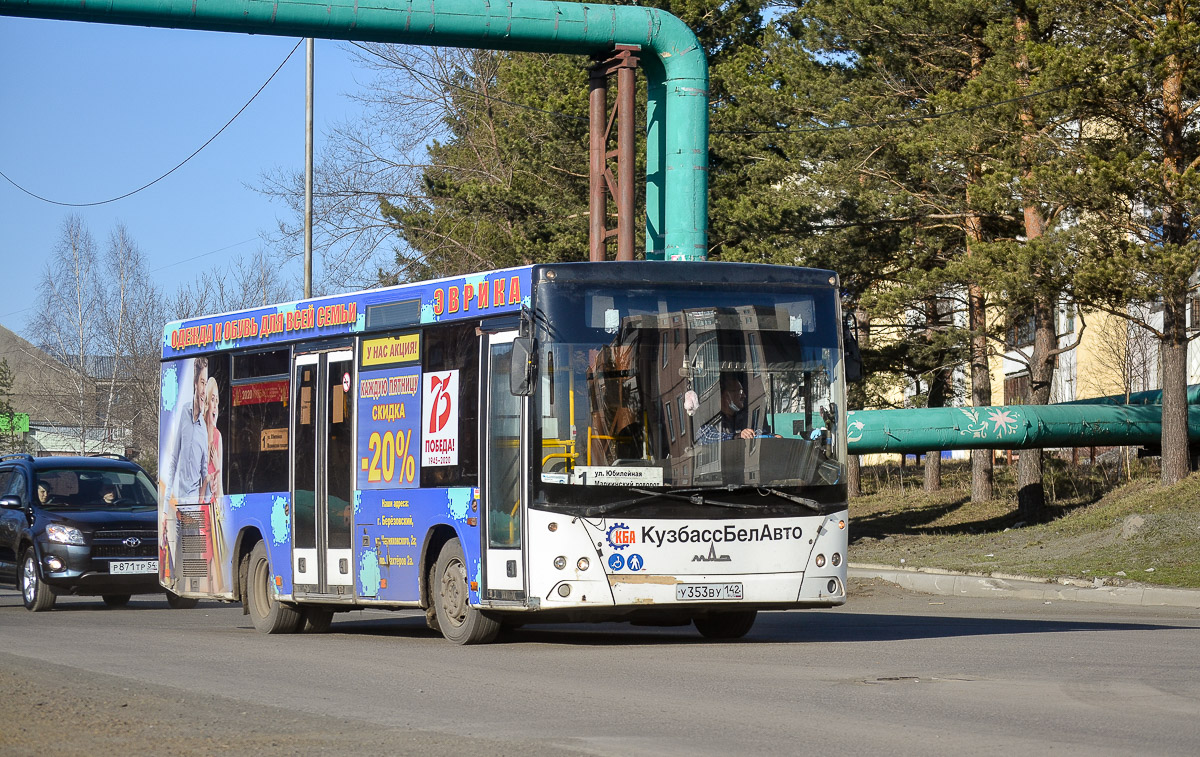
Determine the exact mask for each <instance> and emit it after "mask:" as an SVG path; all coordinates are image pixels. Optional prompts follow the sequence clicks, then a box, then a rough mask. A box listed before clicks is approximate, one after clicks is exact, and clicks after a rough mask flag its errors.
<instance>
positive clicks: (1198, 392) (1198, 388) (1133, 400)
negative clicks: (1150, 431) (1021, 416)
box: [1054, 384, 1200, 405]
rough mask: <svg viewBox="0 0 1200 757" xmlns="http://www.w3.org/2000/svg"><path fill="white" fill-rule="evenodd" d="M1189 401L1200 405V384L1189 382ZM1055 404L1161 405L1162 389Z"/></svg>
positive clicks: (1190, 403) (1191, 403)
mask: <svg viewBox="0 0 1200 757" xmlns="http://www.w3.org/2000/svg"><path fill="white" fill-rule="evenodd" d="M1187 403H1188V404H1189V405H1200V384H1189V385H1188V388H1187ZM1054 404H1055V405H1161V404H1162V389H1150V390H1148V391H1145V392H1132V393H1130V395H1129V397H1128V399H1127V398H1126V397H1125V395H1124V394H1110V395H1107V396H1105V397H1089V398H1088V399H1083V400H1071V401H1070V402H1056V403H1054Z"/></svg>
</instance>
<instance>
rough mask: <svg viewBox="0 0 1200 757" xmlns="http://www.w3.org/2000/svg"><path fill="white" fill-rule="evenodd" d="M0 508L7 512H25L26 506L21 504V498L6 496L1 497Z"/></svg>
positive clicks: (13, 495)
mask: <svg viewBox="0 0 1200 757" xmlns="http://www.w3.org/2000/svg"><path fill="white" fill-rule="evenodd" d="M0 508H4V509H5V510H24V509H25V506H24V505H22V504H21V498H20V497H18V496H16V495H15V494H6V495H4V496H3V497H0Z"/></svg>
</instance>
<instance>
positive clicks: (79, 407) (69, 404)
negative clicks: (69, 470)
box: [0, 326, 127, 456]
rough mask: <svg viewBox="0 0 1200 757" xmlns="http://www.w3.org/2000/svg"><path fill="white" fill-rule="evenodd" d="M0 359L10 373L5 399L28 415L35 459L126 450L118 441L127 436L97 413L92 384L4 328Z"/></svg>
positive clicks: (29, 446) (29, 443)
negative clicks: (5, 363) (9, 390)
mask: <svg viewBox="0 0 1200 757" xmlns="http://www.w3.org/2000/svg"><path fill="white" fill-rule="evenodd" d="M0 358H2V359H4V360H5V361H7V362H8V367H9V369H10V370H12V372H13V386H12V391H11V393H10V395H9V401H10V403H11V404H12V407H13V410H14V411H15V412H18V413H26V414H28V415H29V431H28V433H26V434H25V435H24V439H23V442H24V446H25V451H27V452H29V453H31V454H33V455H38V456H43V455H62V454H70V455H79V454H93V453H108V454H125V453H126V452H127V449H126V446H125V443H124V440H123V439H121V438H120V437H121V436H122V435H124V434H125V433H126V432H123V431H122V430H121V429H119V428H106V426H108V425H111V424H106V423H104V419H103V418H102V417H101V415H100V414H99V413H98V407H97V401H98V399H99V392H98V391H97V386H96V382H95V381H94V380H92V379H91V378H89V377H88V376H87V375H84V374H81V373H80V372H78V371H75V370H72V369H71V368H69V367H68V366H66V365H63V364H62V363H60V362H58V361H57V360H55V359H54V358H52V357H51V356H50V355H49V354H47V353H46V352H45V351H44V350H41V349H39V348H38V347H36V346H34V345H33V344H32V343H30V342H29V341H27V340H25V339H23V338H21V337H20V336H18V335H17V334H15V333H14V332H12V331H10V330H9V329H7V328H4V327H3V326H0Z"/></svg>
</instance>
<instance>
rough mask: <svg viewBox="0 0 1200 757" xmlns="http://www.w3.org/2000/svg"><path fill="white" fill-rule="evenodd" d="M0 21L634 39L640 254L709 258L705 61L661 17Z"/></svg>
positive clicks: (594, 41) (564, 8) (365, 7)
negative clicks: (642, 184)
mask: <svg viewBox="0 0 1200 757" xmlns="http://www.w3.org/2000/svg"><path fill="white" fill-rule="evenodd" d="M0 16H26V17H30V18H49V19H59V20H64V21H91V22H96V23H106V24H125V25H130V26H158V27H168V28H176V29H206V30H209V31H222V32H241V33H245V34H271V35H276V36H283V37H320V38H322V39H342V40H362V41H371V42H399V43H404V44H410V45H431V46H438V47H470V48H477V49H485V50H521V51H529V52H549V53H570V54H573V55H592V54H597V53H604V52H609V51H611V50H612V49H613V47H614V46H616V45H638V46H640V47H641V50H642V54H641V56H640V58H641V65H642V68H643V70H644V71H645V73H646V87H647V93H648V97H649V103H648V105H647V108H646V114H647V115H646V257H647V258H648V259H655V258H658V259H662V258H666V259H668V260H704V259H705V258H706V257H707V234H708V61H707V60H706V59H705V55H704V50H703V49H702V48H701V47H700V43H699V42H698V41H697V40H696V35H695V34H693V33H692V31H691V29H689V28H688V27H687V26H686V25H685V24H684V23H683V22H682V21H680V20H679V19H678V18H676V17H674V16H672V15H671V14H669V13H664V12H662V11H659V10H656V9H653V8H639V7H636V6H629V5H620V6H617V5H593V4H587V3H564V2H548V0H507V1H506V2H490V1H489V0H436V3H435V2H434V0H322V1H321V2H299V1H298V0H290V1H289V0H96V1H94V2H92V1H89V0H0ZM153 64H154V62H153V61H147V65H153Z"/></svg>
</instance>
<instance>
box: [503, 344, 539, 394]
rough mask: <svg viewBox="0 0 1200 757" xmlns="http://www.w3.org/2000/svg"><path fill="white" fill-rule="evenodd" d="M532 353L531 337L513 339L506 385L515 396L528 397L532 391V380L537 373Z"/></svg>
mask: <svg viewBox="0 0 1200 757" xmlns="http://www.w3.org/2000/svg"><path fill="white" fill-rule="evenodd" d="M534 354H535V353H534V344H533V338H532V337H527V336H519V337H517V338H516V339H513V342H512V362H511V363H510V364H509V369H508V387H509V391H511V392H512V393H513V396H515V397H528V396H529V395H530V394H532V393H533V380H534V377H535V376H536V375H537V371H536V365H535V364H534Z"/></svg>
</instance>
